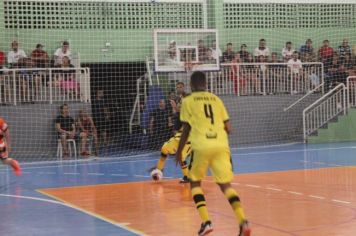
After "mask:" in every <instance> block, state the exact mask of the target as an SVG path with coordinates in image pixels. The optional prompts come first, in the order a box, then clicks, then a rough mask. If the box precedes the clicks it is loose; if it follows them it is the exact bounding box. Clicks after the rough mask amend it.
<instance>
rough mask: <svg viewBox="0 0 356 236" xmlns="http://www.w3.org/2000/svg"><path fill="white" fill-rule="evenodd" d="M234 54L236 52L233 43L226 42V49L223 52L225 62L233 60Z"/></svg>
mask: <svg viewBox="0 0 356 236" xmlns="http://www.w3.org/2000/svg"><path fill="white" fill-rule="evenodd" d="M234 56H235V53H234V51H233V50H232V43H228V44H226V50H225V52H223V62H231V60H232V59H233V58H234Z"/></svg>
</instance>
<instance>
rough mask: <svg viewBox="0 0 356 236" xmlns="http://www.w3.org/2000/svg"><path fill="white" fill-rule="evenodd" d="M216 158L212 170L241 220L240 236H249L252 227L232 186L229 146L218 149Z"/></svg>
mask: <svg viewBox="0 0 356 236" xmlns="http://www.w3.org/2000/svg"><path fill="white" fill-rule="evenodd" d="M216 151H217V153H216V154H215V158H214V159H212V162H211V166H210V167H211V172H212V174H213V176H214V178H215V181H216V183H217V184H218V185H219V187H220V189H221V191H222V192H223V193H224V195H225V197H226V199H227V200H228V201H229V203H230V205H231V207H232V209H233V211H234V213H235V216H236V218H237V220H238V221H239V227H240V234H239V236H249V235H250V228H249V227H248V222H247V220H246V217H245V213H244V210H243V208H242V206H241V201H240V197H239V196H238V194H237V192H236V191H235V189H233V188H232V186H231V181H232V180H233V178H234V173H233V171H232V163H231V157H230V151H229V149H228V148H224V149H221V150H216Z"/></svg>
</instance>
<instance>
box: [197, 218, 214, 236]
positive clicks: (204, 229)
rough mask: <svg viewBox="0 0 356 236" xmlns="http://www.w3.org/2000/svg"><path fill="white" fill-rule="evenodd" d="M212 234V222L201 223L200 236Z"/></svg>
mask: <svg viewBox="0 0 356 236" xmlns="http://www.w3.org/2000/svg"><path fill="white" fill-rule="evenodd" d="M211 232H213V226H212V225H211V221H207V222H205V223H201V226H200V230H199V232H198V235H199V236H204V235H208V234H209V233H211Z"/></svg>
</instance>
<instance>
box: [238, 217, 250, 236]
mask: <svg viewBox="0 0 356 236" xmlns="http://www.w3.org/2000/svg"><path fill="white" fill-rule="evenodd" d="M250 235H251V229H250V227H249V225H248V221H247V220H244V221H243V222H242V224H240V233H239V235H238V236H250Z"/></svg>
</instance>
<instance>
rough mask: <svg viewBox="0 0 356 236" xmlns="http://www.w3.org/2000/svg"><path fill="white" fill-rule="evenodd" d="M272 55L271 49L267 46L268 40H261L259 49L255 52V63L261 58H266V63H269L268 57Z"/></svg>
mask: <svg viewBox="0 0 356 236" xmlns="http://www.w3.org/2000/svg"><path fill="white" fill-rule="evenodd" d="M269 55H270V51H269V48H268V47H267V46H266V40H265V39H260V41H259V42H258V47H257V48H255V50H254V51H253V56H254V57H255V61H258V60H259V59H258V57H259V56H264V57H265V61H268V57H269Z"/></svg>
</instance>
